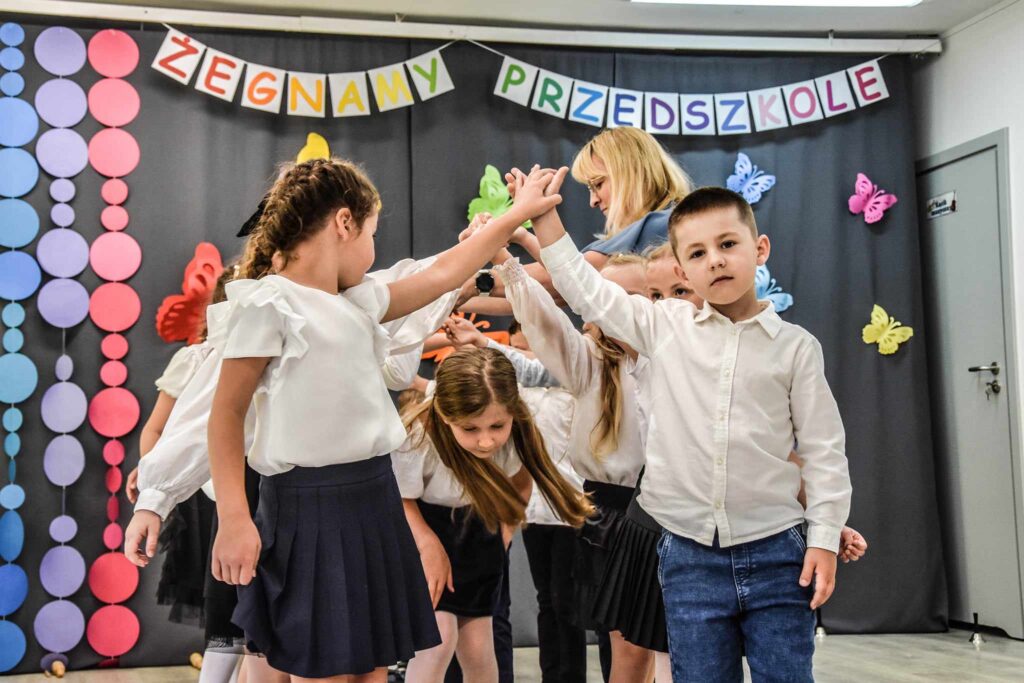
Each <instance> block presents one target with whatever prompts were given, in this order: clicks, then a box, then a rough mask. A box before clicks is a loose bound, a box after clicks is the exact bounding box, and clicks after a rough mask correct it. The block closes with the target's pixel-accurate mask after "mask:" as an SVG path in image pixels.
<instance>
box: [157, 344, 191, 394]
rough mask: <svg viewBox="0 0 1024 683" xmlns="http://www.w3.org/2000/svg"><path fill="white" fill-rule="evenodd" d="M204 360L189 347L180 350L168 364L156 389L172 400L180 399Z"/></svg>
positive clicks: (159, 378)
mask: <svg viewBox="0 0 1024 683" xmlns="http://www.w3.org/2000/svg"><path fill="white" fill-rule="evenodd" d="M201 361H202V358H201V356H200V355H199V354H197V353H195V352H194V350H193V349H192V348H191V347H189V346H183V347H181V348H180V349H178V350H177V351H176V352H175V353H174V355H173V356H171V360H170V362H169V363H167V367H166V368H165V369H164V372H163V374H162V375H160V376H159V377H158V378H157V379H156V388H157V390H158V391H162V392H164V393H165V394H167V395H168V396H170V397H171V398H175V399H176V398H178V397H179V396H181V392H182V391H183V390H184V389H185V385H186V384H188V383H189V380H191V379H192V376H193V375H194V374H195V372H196V369H197V368H198V367H199V363H200V362H201Z"/></svg>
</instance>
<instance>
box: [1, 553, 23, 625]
mask: <svg viewBox="0 0 1024 683" xmlns="http://www.w3.org/2000/svg"><path fill="white" fill-rule="evenodd" d="M26 597H28V575H27V574H26V573H25V570H24V569H22V568H21V567H19V566H18V565H16V564H3V565H0V617H6V616H8V615H10V614H12V613H13V612H14V611H15V610H17V609H18V608H19V607H21V605H22V603H24V602H25V598H26Z"/></svg>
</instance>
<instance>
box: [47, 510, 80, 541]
mask: <svg viewBox="0 0 1024 683" xmlns="http://www.w3.org/2000/svg"><path fill="white" fill-rule="evenodd" d="M77 533H78V522H76V521H75V518H74V517H71V516H70V515H60V516H58V517H54V518H53V521H52V522H50V538H52V539H53V540H54V541H56V542H57V543H67V542H69V541H71V540H72V539H73V538H74V537H75V534H77Z"/></svg>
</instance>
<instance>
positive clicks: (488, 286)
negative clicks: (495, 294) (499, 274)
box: [476, 273, 494, 292]
mask: <svg viewBox="0 0 1024 683" xmlns="http://www.w3.org/2000/svg"><path fill="white" fill-rule="evenodd" d="M476 288H477V289H479V290H480V291H481V292H489V291H491V290H492V289H494V276H493V275H491V274H490V273H480V274H478V275H477V276H476Z"/></svg>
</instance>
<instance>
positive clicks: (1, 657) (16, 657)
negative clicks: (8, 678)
mask: <svg viewBox="0 0 1024 683" xmlns="http://www.w3.org/2000/svg"><path fill="white" fill-rule="evenodd" d="M24 656H25V634H24V633H22V632H21V629H20V628H18V627H17V626H15V625H14V622H12V621H7V620H4V621H0V671H10V670H11V669H13V668H14V667H16V666H18V662H20V661H21V660H22V658H23V657H24Z"/></svg>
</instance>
